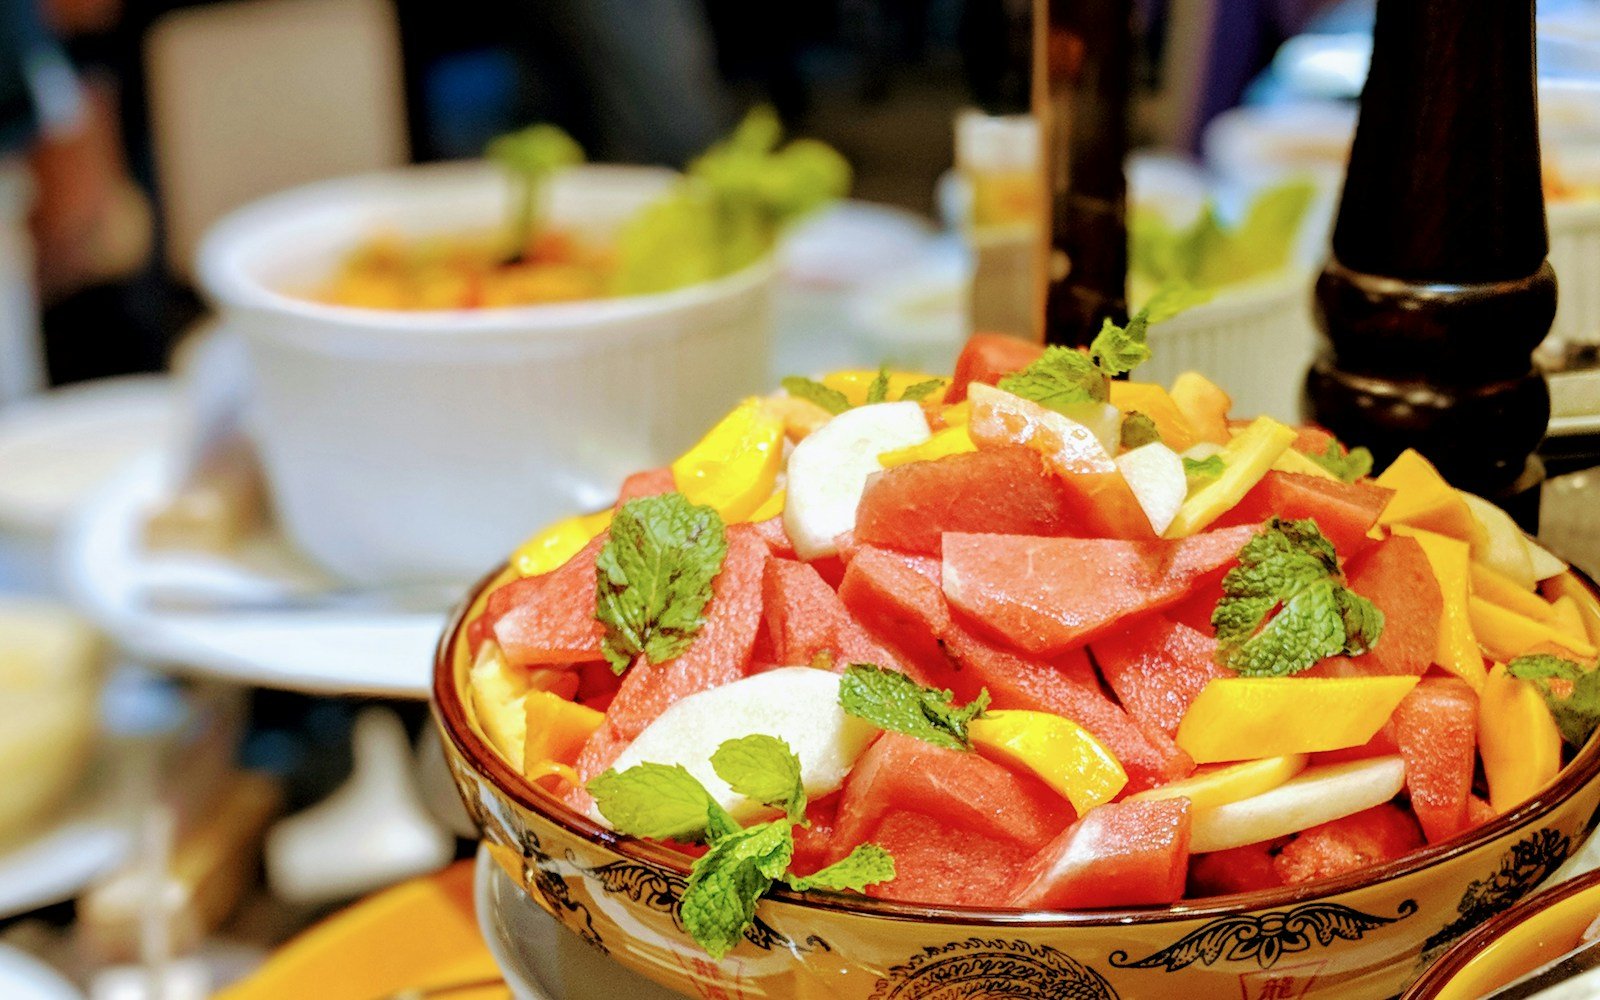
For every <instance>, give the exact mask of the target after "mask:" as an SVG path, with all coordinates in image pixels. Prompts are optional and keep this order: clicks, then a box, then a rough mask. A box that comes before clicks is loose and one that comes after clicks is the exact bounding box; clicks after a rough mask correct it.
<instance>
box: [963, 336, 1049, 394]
mask: <svg viewBox="0 0 1600 1000" xmlns="http://www.w3.org/2000/svg"><path fill="white" fill-rule="evenodd" d="M1043 353H1044V348H1043V347H1042V346H1040V345H1039V344H1036V343H1033V342H1032V341H1028V340H1022V339H1020V338H1018V337H1012V336H1009V335H1007V334H1004V333H975V334H973V335H972V337H971V338H970V339H969V340H968V341H967V344H966V346H965V347H963V348H962V349H961V355H960V357H958V358H956V370H955V377H954V378H952V379H951V380H950V388H949V389H948V390H946V392H945V394H944V401H945V402H946V403H959V402H961V401H962V400H963V399H966V398H967V386H969V385H971V384H972V383H974V382H982V383H983V384H984V385H994V384H995V383H996V382H998V381H1000V379H1001V377H1002V376H1004V375H1009V374H1011V373H1012V372H1015V371H1021V370H1022V369H1024V368H1026V367H1028V366H1029V365H1031V364H1033V363H1034V361H1036V360H1038V358H1039V355H1041V354H1043Z"/></svg>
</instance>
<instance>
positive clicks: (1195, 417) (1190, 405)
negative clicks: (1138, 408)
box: [1152, 372, 1233, 444]
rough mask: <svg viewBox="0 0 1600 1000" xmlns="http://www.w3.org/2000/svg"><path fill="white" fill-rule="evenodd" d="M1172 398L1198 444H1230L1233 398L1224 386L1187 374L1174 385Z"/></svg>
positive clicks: (1203, 377) (1180, 377) (1182, 375)
mask: <svg viewBox="0 0 1600 1000" xmlns="http://www.w3.org/2000/svg"><path fill="white" fill-rule="evenodd" d="M1169 395H1170V396H1171V397H1172V402H1173V405H1175V406H1176V407H1177V408H1178V412H1179V413H1181V414H1183V419H1184V420H1186V421H1188V424H1189V430H1190V431H1191V432H1193V434H1194V437H1195V440H1196V441H1210V442H1212V443H1213V444H1227V443H1228V438H1229V437H1230V435H1229V433H1228V411H1229V410H1231V409H1233V397H1231V396H1229V395H1228V394H1227V393H1226V392H1223V391H1222V388H1221V387H1220V386H1218V385H1217V384H1216V383H1215V382H1212V381H1211V380H1210V379H1208V378H1206V377H1205V376H1204V375H1201V374H1200V373H1199V372H1184V373H1183V374H1181V375H1179V376H1178V377H1177V378H1176V379H1174V380H1173V381H1172V392H1171V393H1169ZM1152 419H1154V418H1152Z"/></svg>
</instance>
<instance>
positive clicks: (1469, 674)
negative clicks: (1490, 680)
mask: <svg viewBox="0 0 1600 1000" xmlns="http://www.w3.org/2000/svg"><path fill="white" fill-rule="evenodd" d="M1394 533H1395V534H1397V535H1408V536H1410V537H1411V538H1414V539H1416V541H1417V544H1418V545H1421V546H1422V552H1423V554H1424V555H1426V556H1427V557H1428V565H1429V566H1431V567H1432V568H1433V575H1434V578H1435V579H1437V580H1438V581H1439V591H1440V593H1442V594H1443V595H1444V618H1443V620H1442V621H1441V622H1440V623H1439V651H1438V652H1437V653H1435V654H1434V661H1433V662H1434V663H1436V664H1438V665H1439V666H1441V667H1443V668H1444V669H1446V670H1448V671H1450V672H1451V673H1452V674H1455V675H1456V676H1457V677H1459V678H1461V679H1462V680H1464V681H1466V682H1467V683H1468V684H1470V685H1472V690H1474V691H1480V690H1482V689H1483V679H1484V677H1486V676H1487V671H1485V670H1484V667H1483V652H1482V651H1481V650H1480V649H1479V648H1478V639H1477V637H1476V636H1474V635H1473V634H1472V619H1471V617H1470V616H1469V615H1468V613H1467V599H1468V597H1470V596H1471V584H1470V582H1469V580H1468V573H1469V570H1468V567H1469V566H1470V565H1471V563H1472V550H1471V547H1470V546H1469V545H1467V543H1466V542H1463V541H1461V540H1460V539H1458V538H1450V537H1448V536H1446V535H1440V534H1437V533H1435V532H1432V531H1426V530H1424V529H1422V528H1414V527H1412V526H1411V525H1408V524H1397V525H1395V526H1394Z"/></svg>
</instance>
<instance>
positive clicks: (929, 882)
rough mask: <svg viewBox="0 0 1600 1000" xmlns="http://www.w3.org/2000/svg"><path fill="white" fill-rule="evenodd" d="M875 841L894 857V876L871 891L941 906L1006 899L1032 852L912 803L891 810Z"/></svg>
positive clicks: (880, 896) (878, 895)
mask: <svg viewBox="0 0 1600 1000" xmlns="http://www.w3.org/2000/svg"><path fill="white" fill-rule="evenodd" d="M872 842H873V843H874V844H877V845H878V846H879V847H882V848H883V849H884V850H886V851H888V852H889V853H890V854H891V855H892V856H893V857H894V878H893V879H890V880H889V881H888V882H880V883H878V884H877V885H869V886H867V888H866V894H867V895H868V896H874V897H876V898H878V899H895V900H900V901H901V902H905V903H927V904H932V905H935V906H939V905H943V906H962V905H970V904H971V903H972V902H974V901H975V900H976V901H987V900H998V899H1004V898H1005V894H1006V892H1007V890H1008V889H1009V887H1010V885H1011V883H1012V882H1014V881H1015V880H1016V878H1017V874H1018V873H1019V872H1020V871H1022V866H1023V865H1025V864H1026V863H1027V861H1028V858H1029V856H1030V854H1031V853H1032V852H1030V851H1029V850H1028V849H1027V848H1026V847H1023V846H1022V845H1020V844H1018V843H1017V842H1016V841H1013V840H1005V839H1002V838H998V837H986V836H984V835H982V834H978V833H973V832H972V831H970V830H964V829H962V828H960V827H958V826H954V825H951V824H950V823H948V822H945V821H944V820H942V819H940V818H939V817H937V816H929V815H927V814H926V813H920V812H914V811H911V810H906V809H896V810H893V811H891V812H889V813H886V814H885V815H884V817H883V819H882V821H881V822H879V824H878V827H877V829H876V830H875V831H874V832H873V834H872Z"/></svg>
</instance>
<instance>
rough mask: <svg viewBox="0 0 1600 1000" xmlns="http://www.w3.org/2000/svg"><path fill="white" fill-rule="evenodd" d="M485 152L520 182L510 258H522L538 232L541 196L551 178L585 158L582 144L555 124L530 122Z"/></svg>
mask: <svg viewBox="0 0 1600 1000" xmlns="http://www.w3.org/2000/svg"><path fill="white" fill-rule="evenodd" d="M485 155H486V156H488V158H489V159H490V160H491V161H493V162H494V163H496V164H497V165H499V166H500V168H501V169H502V170H504V171H505V172H506V173H507V174H508V175H510V177H511V178H512V180H513V182H514V183H515V184H516V186H517V197H516V199H515V208H514V211H515V213H516V214H515V216H514V217H513V219H512V223H511V225H512V233H511V236H512V240H513V242H514V243H515V244H516V249H515V251H514V252H513V254H512V256H511V262H512V263H517V262H519V261H521V260H523V259H524V258H525V256H526V254H527V250H528V247H529V246H531V245H532V244H533V241H534V238H535V237H536V236H538V235H539V207H540V206H539V200H540V196H541V194H542V193H543V191H544V186H545V184H546V183H548V182H549V180H550V178H551V177H553V176H554V175H555V174H556V173H558V172H559V171H561V170H562V169H563V168H565V167H570V166H573V165H575V164H579V163H582V162H583V147H582V146H580V145H578V144H577V142H576V141H574V140H573V138H572V137H571V136H570V135H568V134H567V133H565V132H563V131H561V129H559V128H557V127H556V126H554V125H530V126H528V127H527V128H525V129H521V130H519V131H516V132H511V133H509V134H507V135H502V136H500V137H499V138H497V139H494V140H493V141H491V142H490V143H489V147H488V149H486V150H485Z"/></svg>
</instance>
